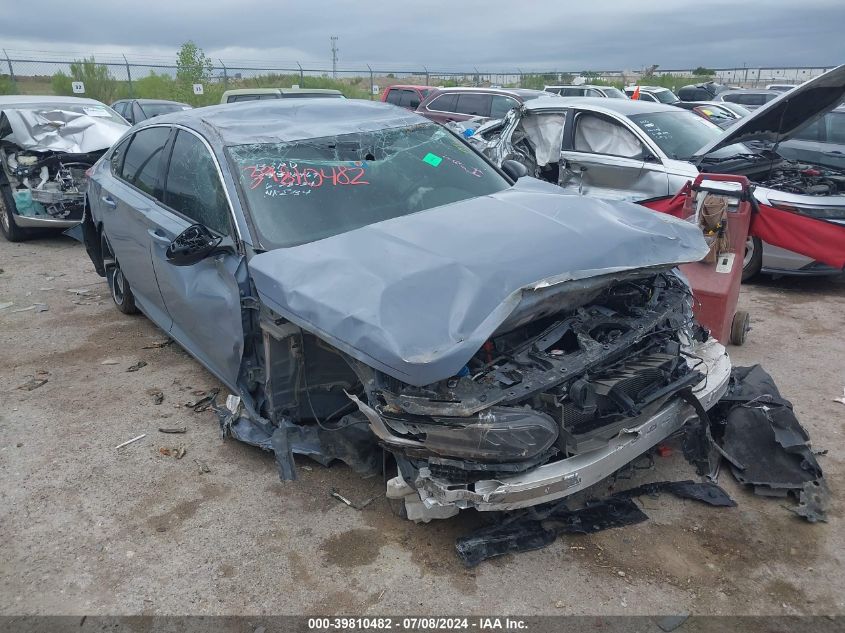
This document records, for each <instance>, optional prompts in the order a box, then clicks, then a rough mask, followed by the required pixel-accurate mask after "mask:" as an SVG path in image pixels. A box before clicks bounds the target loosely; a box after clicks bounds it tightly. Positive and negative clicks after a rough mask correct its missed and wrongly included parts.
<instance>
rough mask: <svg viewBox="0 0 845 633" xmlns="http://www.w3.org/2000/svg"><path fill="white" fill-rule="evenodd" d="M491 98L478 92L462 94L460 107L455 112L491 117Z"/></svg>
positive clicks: (459, 98) (459, 95)
mask: <svg viewBox="0 0 845 633" xmlns="http://www.w3.org/2000/svg"><path fill="white" fill-rule="evenodd" d="M491 96H492V95H485V94H479V93H477V92H461V93H459V94H458V106H457V108H456V109H455V112H460V113H461V114H471V115H472V116H489V114H490V101H491V99H490V97H491Z"/></svg>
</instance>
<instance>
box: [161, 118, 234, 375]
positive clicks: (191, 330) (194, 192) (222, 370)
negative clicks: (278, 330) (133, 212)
mask: <svg viewBox="0 0 845 633" xmlns="http://www.w3.org/2000/svg"><path fill="white" fill-rule="evenodd" d="M152 217H153V221H154V224H155V226H154V230H153V231H152V233H151V237H152V240H153V245H152V254H153V268H154V270H155V276H156V278H157V279H158V286H159V288H160V290H161V295H162V297H163V298H164V303H165V306H166V307H167V311H168V312H169V314H170V315H171V317H172V319H173V322H172V326H171V329H170V332H171V334H172V335H173V337H174V338H175V339H176V340H177V341H179V342H180V343H181V344H182V345H183V346H184V347H185V348H186V349H187V350H188V351H189V352H191V354H193V355H194V356H196V357H197V358H198V359H199V360H200V362H202V363H203V364H204V365H205V366H206V367H208V368H209V369H211V371H212V372H214V373H215V374H216V375H217V376H218V377H219V378H220V379H221V380H223V381H224V382H225V383H226V384H227V385H229V387H230V388H232V389H235V388H236V385H237V378H238V372H239V370H240V363H241V357H242V355H243V324H242V322H241V302H240V293H239V288H238V283H237V281H236V278H239V277H242V276H245V274H246V269H245V265H244V262H243V257H242V256H241V255H240V254H231V253H224V254H219V255H215V256H212V257H208V258H206V259H204V260H202V261H200V262H198V263H196V264H194V265H192V266H174V265H173V264H171V263H170V262H169V261H168V259H167V256H166V251H167V247H168V245H169V244H170V242H172V241H173V240H174V239H175V238H176V236H177V235H179V234H180V233H182V231H184V230H185V229H186V228H188V227H189V226H191V225H192V224H197V223H198V224H202V225H204V226H206V227H207V228H209V229H211V231H212V232H213V233H215V234H217V235H220V236H223V237H224V238H227V242H228V243H229V244H235V245H236V246H237V241H238V240H237V239H236V231H235V230H234V226H233V221H232V212H231V209H230V206H229V201H228V198H227V196H226V191H225V188H224V184H223V181H222V179H221V175H220V169H219V166H218V164H217V161H216V159H215V158H214V156H213V154H212V152H211V149H210V147H209V146H208V144H207V143H206V142H205V141H204V139H202V138H201V137H200V136H199V135H197V134H196V133H194V132H191V131H188V130H185V129H183V128H179V129H178V130H177V132H176V137H175V139H174V141H173V144H172V151H171V152H170V156H169V159H168V161H167V164H166V166H165V177H164V184H163V196H162V201H161V203H160V204H159V205H158V207H157V209H156V213H155V214H153V216H152Z"/></svg>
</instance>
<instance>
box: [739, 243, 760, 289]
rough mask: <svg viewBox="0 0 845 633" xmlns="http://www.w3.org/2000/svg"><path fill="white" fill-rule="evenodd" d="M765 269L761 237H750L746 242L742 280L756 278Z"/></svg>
mask: <svg viewBox="0 0 845 633" xmlns="http://www.w3.org/2000/svg"><path fill="white" fill-rule="evenodd" d="M762 267H763V242H761V241H760V238H759V237H751V236H750V235H749V236H748V239H747V240H745V256H744V257H743V258H742V280H743V281H748V280H749V279H752V278H753V277H756V276H757V275H758V274H759V273H760V269H761V268H762Z"/></svg>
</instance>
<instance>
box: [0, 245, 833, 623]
mask: <svg viewBox="0 0 845 633" xmlns="http://www.w3.org/2000/svg"><path fill="white" fill-rule="evenodd" d="M0 268H2V269H3V271H2V273H0V304H2V303H6V302H14V305H13V306H11V307H6V308H5V309H2V310H0V369H2V371H0V477H2V481H3V487H2V491H0V540H2V542H3V554H2V557H0V560H2V562H0V614H6V615H8V614H79V615H81V614H89V615H94V614H145V615H149V614H250V615H260V614H290V613H306V614H327V613H346V614H358V615H367V614H377V613H408V612H411V613H430V614H450V613H453V614H454V613H463V614H487V613H489V612H490V611H491V610H492V611H496V612H500V613H512V614H543V613H547V614H564V613H577V614H629V615H632V614H653V613H665V612H667V611H674V612H680V611H684V612H690V613H695V614H714V613H715V614H834V613H836V614H842V613H843V612H845V608H844V607H845V591H843V587H845V567H843V557H845V529H843V528H844V527H845V523H844V522H843V514H842V502H843V492H842V491H843V490H844V489H845V482H844V481H843V479H844V478H845V463H844V462H843V452H842V446H843V422H845V406H843V405H842V404H839V403H836V402H834V401H833V398H834V397H837V396H842V391H843V386H845V339H843V335H842V333H843V331H845V327H843V326H845V310H843V305H845V302H843V299H845V280H843V279H834V280H832V279H781V280H776V281H772V280H764V281H762V282H759V283H757V284H754V285H750V286H747V287H745V288H744V290H743V294H742V297H741V304H742V306H743V307H745V308H746V309H748V310H750V311H751V313H752V318H753V323H754V329H753V331H752V332H751V333H750V335H749V340H748V342H747V343H746V345H745V346H744V347H742V348H731V350H730V351H731V354H732V356H733V359H734V362H735V363H736V364H752V363H756V362H760V363H762V364H763V365H764V367H765V368H766V369H768V371H769V372H770V373H771V374H772V375H773V376H774V377H775V379H776V381H777V383H778V385H779V386H780V388H781V391H782V392H783V394H784V395H785V396H786V397H787V398H789V399H791V400H792V401H793V403H794V404H795V409H796V411H797V414H798V416H799V419H800V420H801V421H802V423H803V424H804V425H805V427H806V428H807V429H808V431H809V432H810V435H811V437H812V439H813V444H814V446H815V447H817V448H827V449H829V453H828V454H827V455H826V456H824V457H820V458H819V459H820V461H821V464H822V466H823V468H825V471H826V475H827V478H828V482H829V485H830V487H831V489H832V493H833V507H832V510H831V512H830V515H829V522H828V523H826V524H817V525H810V524H808V523H805V522H803V521H802V520H800V519H798V518H797V517H796V516H794V515H793V514H792V513H791V512H789V510H787V509H786V508H785V507H784V503H783V502H782V501H781V500H766V499H761V498H759V497H755V496H753V495H751V494H750V493H749V492H748V491H746V490H744V489H741V488H739V487H738V486H737V485H736V484H735V483H734V481H733V480H732V479H731V476H730V474H729V473H727V472H725V473H723V476H722V478H721V482H720V483H721V484H722V485H723V487H725V489H726V490H727V491H728V492H729V493H730V494H731V495H732V496H733V497H734V498H735V499H736V500H737V502H738V504H739V505H738V507H736V508H732V509H717V508H710V507H706V506H701V505H698V504H695V503H693V502H684V501H681V500H677V499H673V498H671V497H668V496H662V497H660V498H658V499H651V498H643V499H642V500H641V501H642V503H643V505H644V509H645V511H646V513H647V514H648V515H649V516H650V520H649V521H647V522H645V523H641V524H639V525H635V526H631V527H627V528H622V529H615V530H608V531H606V532H602V533H599V534H594V535H590V536H573V537H567V538H561V539H559V540H558V541H557V542H555V543H554V544H552V545H551V546H550V547H548V548H546V549H544V550H541V551H535V552H529V553H524V554H519V555H511V556H505V557H502V558H499V559H495V560H492V561H488V562H486V563H482V564H481V565H480V566H479V567H477V568H475V569H473V570H466V569H464V568H463V566H462V565H461V564H460V562H459V561H458V559H457V558H456V556H455V553H454V539H455V538H456V537H457V536H460V535H462V534H465V533H467V532H468V531H470V530H471V529H472V528H473V527H474V526H476V525H477V524H478V516H477V515H476V514H473V513H465V514H462V515H461V516H459V517H455V518H453V519H450V520H448V521H441V522H435V523H431V524H429V525H415V524H412V523H410V522H407V521H403V520H401V519H399V518H397V517H395V516H394V515H393V514H392V513H391V511H390V507H389V506H388V503H387V501H386V500H385V499H384V498H383V497H380V498H378V499H376V500H375V501H374V502H373V503H372V504H370V505H369V506H368V507H366V508H365V509H364V510H363V511H358V510H355V509H352V508H350V507H348V506H346V505H344V504H342V503H340V502H339V501H337V500H336V499H334V498H332V497H331V496H330V492H331V490H332V489H333V488H335V489H337V490H338V491H339V492H340V493H341V494H343V495H344V496H346V497H348V498H350V499H352V500H354V501H361V500H364V499H368V498H370V497H372V496H374V495H377V494H379V493H380V492H382V491H383V484H382V482H381V480H380V479H379V478H371V479H361V478H360V477H358V476H356V475H355V474H354V473H352V472H351V471H349V470H348V469H347V468H345V467H343V466H333V467H331V468H323V467H321V466H319V465H317V464H315V463H312V462H309V460H307V459H302V460H298V464H299V466H300V475H301V479H300V480H299V481H297V482H293V483H282V482H280V481H279V480H278V478H277V476H276V473H275V468H274V462H273V459H272V457H271V456H270V455H268V454H265V453H262V452H261V451H259V450H257V449H254V448H252V447H249V446H245V445H242V444H239V443H237V442H235V441H232V440H225V441H224V440H221V439H220V438H219V436H218V429H217V423H216V420H215V419H214V417H213V414H212V413H211V412H209V411H206V412H200V413H196V412H194V411H193V410H192V409H190V408H188V407H186V406H184V405H185V403H186V402H191V401H195V400H197V399H198V398H199V397H200V395H201V392H205V391H206V390H208V389H211V388H213V387H215V386H219V385H218V384H217V382H216V380H215V379H214V378H213V377H212V376H211V375H210V374H208V373H207V372H206V371H205V370H204V369H203V368H202V367H200V365H199V364H198V363H196V362H195V361H194V360H193V359H192V358H191V357H190V356H189V355H188V354H186V353H185V352H184V351H183V350H182V349H181V348H179V346H178V345H170V346H166V347H155V344H156V343H158V342H161V341H164V340H165V339H166V337H165V335H164V333H163V332H161V331H160V330H158V329H157V328H156V327H155V326H154V325H153V324H152V323H151V322H149V321H148V320H147V319H145V318H144V317H142V316H137V317H128V316H124V315H122V314H120V313H119V312H118V311H117V310H116V309H115V308H114V307H113V306H112V304H111V300H110V299H109V296H108V291H107V288H106V285H105V283H104V282H103V280H102V279H101V278H100V277H98V276H97V275H96V274H95V273H94V271H93V268H92V266H91V263H90V262H89V261H88V259H87V256H86V255H85V251H84V249H83V248H82V247H81V246H80V245H79V244H76V243H75V242H73V241H71V240H69V239H66V238H49V239H41V240H35V241H32V242H27V243H24V244H10V243H8V242H5V241H0ZM36 303H43V304H46V305H47V306H48V308H49V309H48V310H47V311H42V312H37V311H36V310H35V309H31V310H26V311H20V312H15V310H18V309H20V308H27V307H28V306H30V305H33V304H36ZM209 318H213V315H209ZM141 360H143V361H145V362H146V363H147V364H146V366H144V367H142V368H141V369H140V370H138V371H135V372H127V369H128V368H129V367H130V366H132V365H133V364H135V363H137V362H138V361H141ZM30 379H38V380H43V379H46V380H47V382H46V383H45V384H43V385H42V386H40V387H38V388H36V389H33V390H31V391H26V390H22V389H19V388H18V387H19V386H20V385H23V384H24V383H27V381H29V380H30ZM157 392H160V393H161V394H163V398H164V399H163V402H161V403H160V404H155V394H156V393H157ZM179 426H186V427H187V433H185V434H183V435H165V434H162V433H160V432H158V428H159V427H179ZM142 433H145V434H146V437H145V438H144V439H142V440H140V441H138V442H136V443H134V444H132V445H131V446H129V447H127V448H125V449H121V450H120V451H117V450H115V448H114V447H115V446H116V445H118V444H120V443H121V442H124V441H126V440H128V439H131V438H133V437H136V436H138V435H140V434H142ZM179 444H183V445H184V448H185V450H186V455H185V456H184V458H182V459H175V458H174V457H168V456H165V455H162V454H161V452H160V450H159V449H160V448H162V447H168V446H178V445H179ZM195 460H196V461H195ZM198 462H199V464H205V465H206V466H207V468H208V470H209V472H200V467H199V465H198ZM691 474H692V473H691V470H690V468H689V467H688V466H687V465H686V463H685V462H684V461H683V459H682V458H681V457H679V455H678V451H677V450H675V451H674V452H673V454H672V455H671V456H669V457H665V458H657V460H656V463H655V468H654V469H653V470H649V471H640V472H639V473H638V476H639V478H640V479H642V480H660V479H670V478H675V477H689V476H690V475H691Z"/></svg>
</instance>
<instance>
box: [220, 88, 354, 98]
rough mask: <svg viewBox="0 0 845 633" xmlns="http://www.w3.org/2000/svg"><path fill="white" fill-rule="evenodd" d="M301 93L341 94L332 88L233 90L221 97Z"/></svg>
mask: <svg viewBox="0 0 845 633" xmlns="http://www.w3.org/2000/svg"><path fill="white" fill-rule="evenodd" d="M302 93H315V94H332V95H339V94H343V93H342V92H341V91H340V90H335V89H334V88H235V89H233V90H227V91H226V92H224V93H223V96H224V97H225V96H228V95H279V94H282V95H284V94H302Z"/></svg>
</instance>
